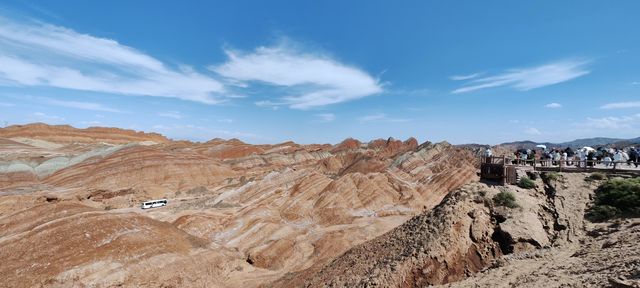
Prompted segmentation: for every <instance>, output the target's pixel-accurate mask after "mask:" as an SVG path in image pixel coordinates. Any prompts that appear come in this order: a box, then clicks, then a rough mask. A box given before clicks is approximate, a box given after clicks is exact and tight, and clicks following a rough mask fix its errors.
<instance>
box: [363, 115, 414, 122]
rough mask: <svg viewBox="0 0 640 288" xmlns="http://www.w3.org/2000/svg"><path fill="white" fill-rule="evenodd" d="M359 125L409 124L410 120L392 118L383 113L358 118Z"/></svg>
mask: <svg viewBox="0 0 640 288" xmlns="http://www.w3.org/2000/svg"><path fill="white" fill-rule="evenodd" d="M358 120H359V121H360V123H368V122H409V121H411V119H406V118H392V117H389V116H387V114H385V113H375V114H371V115H366V116H363V117H360V118H359V119H358Z"/></svg>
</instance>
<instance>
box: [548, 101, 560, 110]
mask: <svg viewBox="0 0 640 288" xmlns="http://www.w3.org/2000/svg"><path fill="white" fill-rule="evenodd" d="M544 107H545V108H550V109H558V108H562V104H560V103H555V102H553V103H549V104H547V105H544Z"/></svg>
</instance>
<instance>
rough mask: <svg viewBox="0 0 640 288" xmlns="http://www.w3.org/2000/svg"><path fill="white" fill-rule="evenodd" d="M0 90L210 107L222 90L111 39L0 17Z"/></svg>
mask: <svg viewBox="0 0 640 288" xmlns="http://www.w3.org/2000/svg"><path fill="white" fill-rule="evenodd" d="M0 42H1V43H2V45H0V85H5V86H6V85H12V86H48V87H56V88H65V89H75V90H85V91H95V92H105V93H115V94H124V95H147V96H160V97H173V98H179V99H184V100H190V101H197V102H202V103H208V104H213V103H217V102H220V101H222V100H221V99H220V97H219V96H220V95H221V94H223V92H224V91H225V90H224V86H223V84H222V83H220V82H219V81H217V80H216V79H214V78H212V77H210V76H207V75H205V74H202V73H199V72H196V71H195V70H194V69H193V68H191V67H188V66H182V67H178V68H172V67H169V66H168V65H166V64H165V63H163V62H161V61H160V60H157V59H155V58H153V57H151V56H149V55H147V54H145V53H143V52H141V51H138V50H136V49H134V48H131V47H128V46H126V45H123V44H120V43H118V42H117V41H115V40H111V39H107V38H100V37H95V36H91V35H88V34H81V33H78V32H76V31H73V30H70V29H67V28H64V27H59V26H54V25H49V24H45V23H41V22H34V21H31V22H28V21H22V22H20V21H14V20H12V19H9V18H5V17H2V16H0Z"/></svg>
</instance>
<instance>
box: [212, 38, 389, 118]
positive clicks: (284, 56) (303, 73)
mask: <svg viewBox="0 0 640 288" xmlns="http://www.w3.org/2000/svg"><path fill="white" fill-rule="evenodd" d="M290 46H291V45H287V44H281V45H279V46H275V47H258V48H257V49H255V51H253V52H250V53H242V52H239V51H235V50H226V53H227V56H228V57H229V60H228V61H227V62H226V63H224V64H222V65H218V66H211V67H210V69H211V70H212V71H215V72H216V73H218V74H220V75H222V76H223V77H226V78H227V79H229V80H231V81H234V82H236V83H243V84H244V85H248V84H247V83H252V82H257V83H260V84H266V85H270V86H276V87H281V88H282V87H284V88H288V91H287V92H286V93H287V94H289V95H288V96H284V97H280V98H279V99H278V100H277V101H261V102H258V103H256V104H257V105H263V106H269V105H286V106H289V107H290V108H292V109H309V108H313V107H319V106H325V105H330V104H336V103H341V102H345V101H350V100H355V99H359V98H363V97H367V96H371V95H374V94H377V93H380V92H382V86H381V84H380V83H378V80H377V79H374V78H373V77H371V76H370V75H369V74H367V73H366V72H364V71H362V70H360V69H358V68H355V67H351V66H347V65H345V64H342V63H340V62H338V61H336V60H334V59H332V58H330V57H328V56H326V55H322V54H318V53H309V52H302V51H300V50H299V49H296V48H293V47H290Z"/></svg>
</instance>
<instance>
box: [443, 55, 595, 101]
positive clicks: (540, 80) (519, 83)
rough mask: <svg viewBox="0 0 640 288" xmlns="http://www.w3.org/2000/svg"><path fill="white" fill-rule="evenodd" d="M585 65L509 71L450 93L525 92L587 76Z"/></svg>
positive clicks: (558, 64) (559, 64)
mask: <svg viewBox="0 0 640 288" xmlns="http://www.w3.org/2000/svg"><path fill="white" fill-rule="evenodd" d="M587 64H588V62H587V61H576V60H564V61H559V62H554V63H549V64H545V65H540V66H535V67H529V68H517V69H509V70H507V71H505V72H503V73H501V74H497V75H493V76H488V77H482V78H477V79H474V80H471V81H468V82H467V83H466V85H465V86H463V87H460V88H458V89H455V90H453V91H452V92H451V93H453V94H458V93H468V92H473V91H478V90H482V89H488V88H497V87H509V88H512V89H516V90H520V91H527V90H531V89H536V88H540V87H544V86H549V85H554V84H558V83H562V82H566V81H569V80H572V79H575V78H578V77H580V76H584V75H586V74H589V72H590V71H589V70H588V69H587V67H586V66H587Z"/></svg>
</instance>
